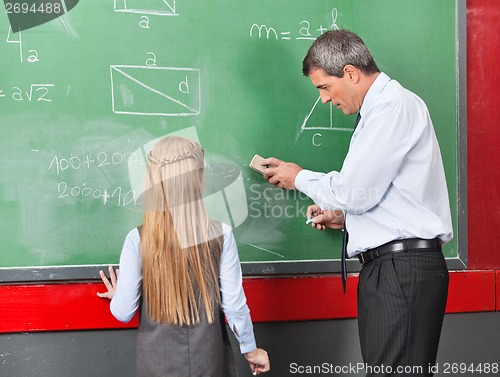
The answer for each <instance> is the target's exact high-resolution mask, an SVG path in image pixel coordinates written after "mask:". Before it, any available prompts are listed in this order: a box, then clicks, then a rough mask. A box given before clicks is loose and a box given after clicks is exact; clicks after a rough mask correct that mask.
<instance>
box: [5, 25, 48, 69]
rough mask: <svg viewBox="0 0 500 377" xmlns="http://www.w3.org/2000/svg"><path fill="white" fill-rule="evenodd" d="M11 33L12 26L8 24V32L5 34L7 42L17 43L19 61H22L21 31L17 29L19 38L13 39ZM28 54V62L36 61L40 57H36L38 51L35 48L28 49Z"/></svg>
mask: <svg viewBox="0 0 500 377" xmlns="http://www.w3.org/2000/svg"><path fill="white" fill-rule="evenodd" d="M11 34H12V27H10V26H9V32H8V34H7V40H6V42H7V43H12V44H18V45H19V61H20V62H21V63H22V62H23V36H22V33H21V30H19V33H18V35H19V38H18V39H13V38H12V37H11ZM28 54H30V55H29V56H28V62H29V63H36V62H39V61H40V59H39V58H38V51H37V50H29V51H28Z"/></svg>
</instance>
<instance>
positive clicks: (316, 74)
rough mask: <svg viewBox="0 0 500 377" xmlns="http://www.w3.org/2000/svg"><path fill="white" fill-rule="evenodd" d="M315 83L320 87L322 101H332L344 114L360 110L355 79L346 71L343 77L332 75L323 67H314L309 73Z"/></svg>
mask: <svg viewBox="0 0 500 377" xmlns="http://www.w3.org/2000/svg"><path fill="white" fill-rule="evenodd" d="M309 78H310V79H311V81H312V83H313V85H314V86H315V87H316V88H318V89H319V95H320V97H321V102H323V103H328V102H331V104H332V106H336V107H337V109H339V110H341V111H342V112H343V113H344V114H346V115H350V114H354V113H356V112H357V111H358V110H359V104H357V101H356V98H357V96H356V91H355V86H354V84H353V81H352V80H350V79H349V75H348V74H346V73H344V76H343V77H340V78H339V77H335V76H330V75H327V74H326V73H325V71H324V70H323V69H314V70H312V71H311V73H310V74H309Z"/></svg>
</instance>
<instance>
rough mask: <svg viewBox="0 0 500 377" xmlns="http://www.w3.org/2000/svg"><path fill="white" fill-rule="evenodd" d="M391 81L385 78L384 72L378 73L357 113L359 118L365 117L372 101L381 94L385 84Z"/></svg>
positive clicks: (387, 77)
mask: <svg viewBox="0 0 500 377" xmlns="http://www.w3.org/2000/svg"><path fill="white" fill-rule="evenodd" d="M389 81H391V78H390V77H389V76H387V75H386V74H385V73H384V72H380V74H379V75H378V76H377V78H376V79H375V81H374V82H373V84H372V85H371V86H370V89H368V91H367V92H366V95H365V98H364V99H363V103H362V104H361V109H360V110H359V113H360V114H361V118H363V116H364V115H365V113H366V112H367V111H368V109H369V108H370V106H371V103H372V101H373V99H374V98H375V97H376V96H377V95H378V94H380V92H382V90H383V89H384V87H385V86H386V85H387V83H388V82H389Z"/></svg>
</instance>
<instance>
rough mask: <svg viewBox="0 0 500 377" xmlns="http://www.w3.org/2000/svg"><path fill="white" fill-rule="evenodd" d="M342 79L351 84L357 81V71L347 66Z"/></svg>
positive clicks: (349, 65)
mask: <svg viewBox="0 0 500 377" xmlns="http://www.w3.org/2000/svg"><path fill="white" fill-rule="evenodd" d="M343 71H344V77H345V78H346V79H348V80H349V81H352V82H353V83H356V82H357V81H358V80H359V69H357V68H356V67H355V66H353V65H351V64H347V65H346V66H345V67H344V69H343Z"/></svg>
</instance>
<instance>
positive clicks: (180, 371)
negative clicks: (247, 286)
mask: <svg viewBox="0 0 500 377" xmlns="http://www.w3.org/2000/svg"><path fill="white" fill-rule="evenodd" d="M140 310H141V311H140V320H139V331H138V335H137V377H237V376H238V374H237V372H236V367H235V364H234V357H233V351H232V347H231V344H230V342H229V337H228V333H227V328H226V324H225V321H224V315H223V312H222V309H221V308H220V306H217V305H216V307H215V311H216V315H215V321H214V322H213V323H208V320H207V318H206V313H205V307H204V306H203V304H202V303H201V305H200V309H199V313H200V317H201V320H200V323H199V324H196V325H191V326H175V325H163V324H161V323H158V322H156V321H154V320H153V319H152V318H151V317H150V316H149V315H148V313H147V309H146V305H141V309H140Z"/></svg>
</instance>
